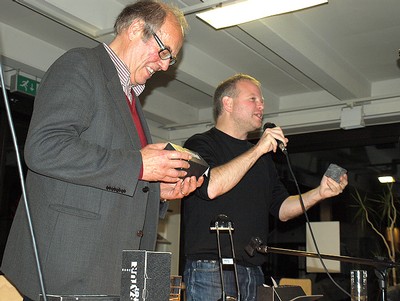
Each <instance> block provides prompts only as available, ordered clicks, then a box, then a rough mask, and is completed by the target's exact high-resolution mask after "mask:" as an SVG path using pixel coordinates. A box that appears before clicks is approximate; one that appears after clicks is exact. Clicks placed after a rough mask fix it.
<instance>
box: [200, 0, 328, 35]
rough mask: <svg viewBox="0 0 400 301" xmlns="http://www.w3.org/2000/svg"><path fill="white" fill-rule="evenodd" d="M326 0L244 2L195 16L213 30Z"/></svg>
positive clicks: (326, 0)
mask: <svg viewBox="0 0 400 301" xmlns="http://www.w3.org/2000/svg"><path fill="white" fill-rule="evenodd" d="M327 2H328V0H246V1H236V2H234V3H232V4H227V5H226V6H222V7H218V8H215V9H212V10H208V11H205V12H203V13H199V14H197V17H199V18H200V19H202V20H203V21H205V22H207V23H208V24H210V25H211V26H213V27H214V28H215V29H220V28H223V27H228V26H233V25H237V24H242V23H245V22H249V21H254V20H257V19H261V18H265V17H269V16H273V15H279V14H284V13H288V12H292V11H296V10H300V9H304V8H307V7H311V6H316V5H320V4H323V3H327Z"/></svg>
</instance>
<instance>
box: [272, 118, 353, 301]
mask: <svg viewBox="0 0 400 301" xmlns="http://www.w3.org/2000/svg"><path fill="white" fill-rule="evenodd" d="M271 127H276V125H275V124H274V123H269V122H268V123H266V124H265V125H264V130H265V129H266V128H271ZM278 144H282V145H283V143H282V142H281V141H278ZM280 149H281V150H282V153H283V154H284V155H285V157H286V161H287V165H288V168H289V172H290V175H291V176H292V178H293V181H294V184H295V186H296V190H297V193H298V195H299V201H300V205H301V208H302V210H303V214H304V216H305V218H306V224H307V227H308V229H309V230H310V235H311V239H312V242H313V245H314V247H315V250H316V252H317V255H318V258H319V261H320V262H321V265H322V267H323V268H324V271H325V273H326V274H327V275H328V277H329V279H330V280H331V281H332V283H333V284H334V285H336V287H338V288H339V289H340V290H341V291H342V292H343V293H344V294H346V295H347V296H348V297H350V298H351V295H350V294H349V293H348V292H347V291H346V290H345V289H344V288H342V287H341V286H340V285H339V284H338V283H337V282H336V281H335V280H334V279H333V277H332V275H331V274H330V273H329V271H328V268H327V267H326V265H325V262H324V260H323V258H322V257H321V252H320V251H319V248H318V244H317V241H316V239H315V236H314V231H313V230H312V227H311V224H310V219H309V217H308V214H307V210H306V207H305V205H304V201H303V197H302V194H301V191H300V188H299V184H298V182H297V179H296V176H295V174H294V172H293V169H292V164H291V162H290V158H289V153H288V151H287V149H286V148H285V147H284V146H280Z"/></svg>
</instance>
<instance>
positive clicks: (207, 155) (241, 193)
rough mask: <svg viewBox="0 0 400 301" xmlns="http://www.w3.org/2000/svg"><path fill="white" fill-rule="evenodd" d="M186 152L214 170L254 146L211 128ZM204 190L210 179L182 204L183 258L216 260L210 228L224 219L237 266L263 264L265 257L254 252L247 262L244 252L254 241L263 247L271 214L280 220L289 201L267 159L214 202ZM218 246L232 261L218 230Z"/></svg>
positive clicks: (214, 237) (223, 234)
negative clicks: (230, 226)
mask: <svg viewBox="0 0 400 301" xmlns="http://www.w3.org/2000/svg"><path fill="white" fill-rule="evenodd" d="M184 147H185V148H188V149H190V150H193V151H195V152H197V153H199V154H200V156H201V157H203V159H204V160H205V161H207V163H208V164H209V165H210V168H213V167H216V166H219V165H222V164H224V163H226V162H229V161H230V160H232V159H234V158H236V157H237V156H239V155H241V154H242V153H244V152H246V151H247V150H248V149H250V148H251V147H253V144H251V143H250V142H248V141H247V140H239V139H236V138H233V137H231V136H229V135H227V134H225V133H223V132H221V131H219V130H218V129H216V128H212V129H211V130H209V131H207V132H205V133H202V134H196V135H194V136H192V137H191V138H189V139H188V140H187V141H186V143H185V145H184ZM207 187H208V178H206V179H205V182H204V184H203V185H202V187H200V188H199V189H197V190H196V191H195V192H194V193H192V194H191V195H190V196H188V197H187V198H185V199H184V200H182V209H183V210H182V220H183V235H184V238H183V240H184V252H185V256H186V257H187V258H189V259H218V248H217V235H216V231H211V230H210V224H211V222H212V221H214V220H215V217H216V216H217V215H219V214H225V215H227V216H228V218H229V219H230V220H231V221H232V224H233V228H234V231H233V243H234V246H235V255H236V260H237V262H238V263H239V264H242V265H247V266H248V265H260V264H262V263H263V262H264V261H265V260H266V256H265V255H263V254H258V253H257V252H256V253H255V256H254V257H250V256H249V255H248V254H247V253H246V252H245V250H244V248H245V247H246V246H247V245H248V243H249V242H250V240H251V238H252V237H259V238H260V239H261V240H262V241H263V242H265V243H266V242H267V236H268V224H269V214H272V215H274V216H275V217H278V214H279V208H280V206H281V204H282V202H283V201H284V200H285V199H286V198H287V197H288V196H289V193H288V192H287V190H286V188H285V187H284V186H283V184H282V183H281V181H280V180H279V177H278V174H277V172H276V169H275V164H274V162H273V161H272V158H271V156H270V154H266V155H263V156H262V157H261V158H260V159H259V160H258V161H257V162H256V164H254V166H253V167H252V168H251V169H250V170H249V171H248V172H247V173H246V175H245V176H244V177H243V178H242V180H241V181H240V182H239V183H238V184H237V185H236V186H235V187H234V188H233V189H231V190H230V191H228V192H227V193H225V194H223V195H221V196H219V197H217V198H215V199H214V200H210V199H209V198H208V195H207ZM213 225H214V224H213ZM220 242H221V253H222V257H228V258H229V257H231V256H232V252H231V245H230V240H229V234H228V233H226V232H221V231H220Z"/></svg>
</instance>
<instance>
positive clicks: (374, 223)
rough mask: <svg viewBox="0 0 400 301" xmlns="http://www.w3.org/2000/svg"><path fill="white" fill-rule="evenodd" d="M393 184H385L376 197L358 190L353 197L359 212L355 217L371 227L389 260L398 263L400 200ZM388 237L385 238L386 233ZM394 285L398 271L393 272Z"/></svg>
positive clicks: (363, 224) (363, 225)
mask: <svg viewBox="0 0 400 301" xmlns="http://www.w3.org/2000/svg"><path fill="white" fill-rule="evenodd" d="M392 189H393V183H388V184H385V186H384V188H383V190H382V193H381V194H379V195H376V196H368V195H367V194H364V195H361V194H360V192H359V191H358V190H357V189H356V190H355V193H354V194H352V197H353V198H354V199H355V200H356V201H357V205H358V208H359V210H358V211H357V213H356V215H355V217H356V218H361V222H362V227H365V226H366V225H369V226H370V227H371V229H372V230H373V231H374V232H375V233H376V234H377V235H378V236H379V237H380V238H381V240H382V242H383V244H384V246H385V248H386V251H387V254H388V258H389V259H390V260H391V261H393V262H395V261H396V252H397V250H396V245H395V243H396V239H395V235H394V234H395V230H396V226H397V217H398V213H399V212H398V205H399V200H398V199H396V198H395V196H394V194H393V190H392ZM384 231H386V234H387V236H385V234H384V233H385V232H384ZM392 279H393V283H394V284H396V283H397V280H396V271H395V269H393V270H392Z"/></svg>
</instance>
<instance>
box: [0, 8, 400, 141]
mask: <svg viewBox="0 0 400 301" xmlns="http://www.w3.org/2000/svg"><path fill="white" fill-rule="evenodd" d="M21 2H24V3H25V2H33V3H35V4H36V5H38V6H39V7H42V6H43V7H47V8H48V7H50V8H52V9H53V11H54V12H56V13H61V14H64V15H67V16H68V17H69V18H70V20H72V21H71V22H73V23H74V24H77V25H75V26H78V27H79V26H81V28H83V30H84V31H87V32H89V35H93V36H96V35H98V36H99V37H96V38H90V37H88V36H85V35H83V34H81V33H79V32H78V30H80V29H78V30H72V29H70V28H68V27H66V26H64V25H61V24H60V23H58V22H56V21H55V20H52V19H51V18H54V17H52V16H50V15H49V14H48V13H46V12H43V10H42V11H41V12H40V13H39V12H37V11H34V10H32V9H29V8H27V7H25V6H23V5H21V4H19V3H17V2H15V1H12V0H2V1H1V3H0V30H1V31H0V53H1V54H2V57H3V64H4V65H5V69H6V70H7V71H8V72H6V73H7V75H8V76H9V75H11V74H12V73H13V72H15V71H14V70H13V69H20V70H21V72H24V73H26V74H28V75H32V76H37V77H39V78H40V77H41V76H43V73H44V71H45V70H46V69H47V68H48V67H49V66H50V64H51V63H52V62H53V61H54V60H55V59H56V58H57V57H58V56H60V55H61V54H62V53H63V52H65V51H66V50H68V49H70V48H73V47H78V46H95V45H96V44H97V43H98V42H97V41H95V40H98V41H104V42H108V41H110V40H111V39H112V35H111V34H107V33H110V32H111V31H112V26H113V22H114V19H115V17H116V15H117V14H118V12H119V11H120V10H121V9H122V8H123V7H124V6H125V5H126V4H127V3H129V1H126V0H79V1H78V0H47V1H46V0H21ZM170 2H173V3H175V4H176V5H178V6H179V7H181V8H182V9H183V10H184V11H191V10H193V8H194V7H199V6H202V5H206V4H207V1H200V0H175V1H170ZM210 2H216V1H211V0H210V1H208V3H210ZM399 4H400V3H399V0H380V1H377V0H330V1H329V3H328V4H324V5H320V6H317V7H313V8H310V9H307V10H303V11H299V12H296V13H290V14H285V15H279V16H274V17H269V18H265V19H261V20H258V21H254V22H250V23H246V24H243V25H240V26H235V27H230V28H227V29H222V30H214V29H213V28H212V27H210V26H209V25H207V24H205V23H204V22H202V21H201V20H200V19H198V18H197V17H196V15H195V13H190V14H187V15H186V17H187V20H188V22H189V24H190V30H189V32H188V35H187V37H186V43H185V45H184V47H183V49H182V51H181V54H180V56H179V63H178V64H177V65H176V66H174V67H171V68H170V70H168V72H167V73H166V74H161V73H159V74H156V75H155V76H153V78H152V79H151V80H149V81H148V85H147V90H146V91H145V93H144V95H143V96H142V97H141V99H142V101H143V102H144V110H145V113H146V117H147V119H148V121H149V124H150V126H151V130H152V134H153V136H154V138H155V140H157V139H160V140H170V141H174V142H178V143H181V142H182V141H184V140H185V139H186V138H187V137H189V136H190V135H192V134H193V133H196V132H199V131H203V130H204V129H206V128H208V127H210V125H211V124H212V123H213V118H212V94H213V92H214V89H215V87H216V86H217V85H218V83H219V82H220V81H222V80H223V79H225V78H226V77H228V76H231V75H233V74H235V73H238V72H242V73H248V74H250V75H253V76H255V77H256V78H257V79H259V80H260V81H261V83H262V85H263V93H264V97H265V99H266V108H265V112H264V113H265V116H264V119H265V121H267V120H268V121H272V122H275V123H276V124H278V125H280V126H282V127H283V128H284V129H285V131H286V133H287V134H290V133H292V134H293V133H301V132H309V131H320V130H325V129H338V128H340V119H341V110H342V108H343V107H345V106H358V105H362V106H363V111H364V118H365V123H366V125H373V124H383V123H392V122H398V121H399V120H400V118H399V115H400V106H399V105H398V102H399V100H400V68H399V61H398V60H399V48H400V18H399V16H400V5H399ZM47 8H46V9H47ZM40 9H41V8H40ZM44 15H47V17H46V16H44ZM56 17H57V16H56ZM101 34H104V35H101Z"/></svg>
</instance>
